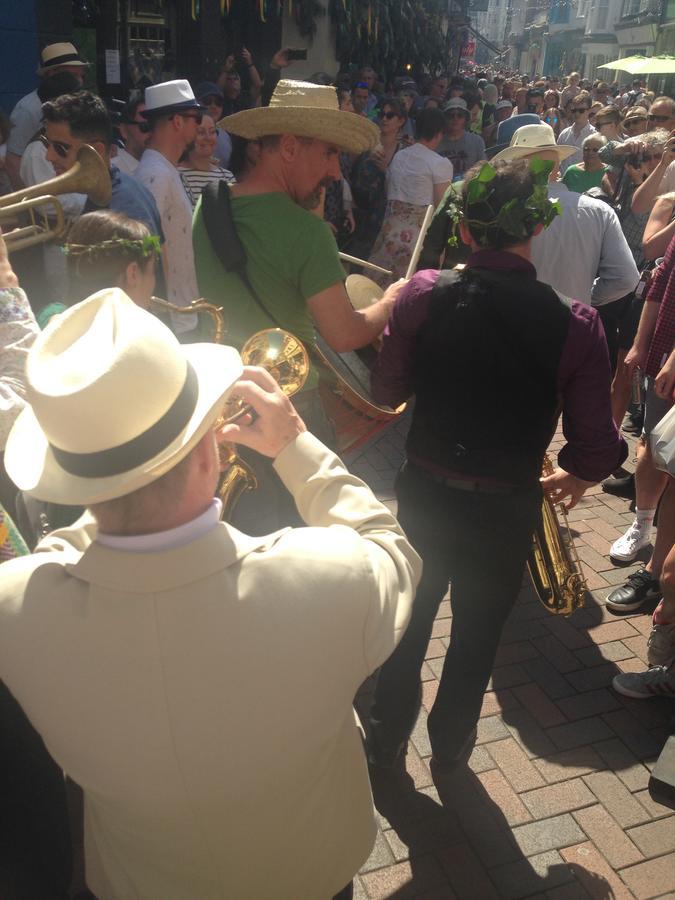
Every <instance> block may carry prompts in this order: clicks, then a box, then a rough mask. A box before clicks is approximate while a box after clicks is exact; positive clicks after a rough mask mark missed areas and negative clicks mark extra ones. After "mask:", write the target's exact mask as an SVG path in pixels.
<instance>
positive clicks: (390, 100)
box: [378, 97, 408, 119]
mask: <svg viewBox="0 0 675 900" xmlns="http://www.w3.org/2000/svg"><path fill="white" fill-rule="evenodd" d="M386 106H391V108H392V110H393V111H394V112H395V113H396V115H397V116H398V117H399V119H407V118H408V113H407V112H406V108H405V103H404V102H403V101H402V100H399V99H398V97H383V98H382V100H380V102H379V103H378V108H379V110H380V112H381V113H382V112H384V109H385V107H386Z"/></svg>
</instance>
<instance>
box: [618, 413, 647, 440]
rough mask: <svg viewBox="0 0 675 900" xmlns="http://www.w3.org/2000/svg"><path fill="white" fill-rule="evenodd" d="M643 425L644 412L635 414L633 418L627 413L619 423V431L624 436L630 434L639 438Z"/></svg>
mask: <svg viewBox="0 0 675 900" xmlns="http://www.w3.org/2000/svg"><path fill="white" fill-rule="evenodd" d="M644 423H645V416H644V412H640V413H637V414H636V415H634V416H633V415H631V414H630V413H629V414H628V415H627V416H626V418H625V419H624V420H623V422H622V423H621V430H622V431H623V432H625V433H626V434H632V435H633V436H634V437H640V435H641V434H642V428H643V426H644Z"/></svg>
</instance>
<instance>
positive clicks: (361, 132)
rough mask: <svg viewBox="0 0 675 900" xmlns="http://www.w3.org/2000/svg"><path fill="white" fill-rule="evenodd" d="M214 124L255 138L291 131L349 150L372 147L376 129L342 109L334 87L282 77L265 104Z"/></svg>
mask: <svg viewBox="0 0 675 900" xmlns="http://www.w3.org/2000/svg"><path fill="white" fill-rule="evenodd" d="M218 127H219V128H222V129H223V130H224V131H228V132H229V133H230V134H237V135H239V136H240V137H243V138H248V140H256V139H257V138H261V137H265V136H267V135H272V134H295V135H298V136H299V137H307V138H315V139H316V140H319V141H325V142H326V143H327V144H336V145H337V146H338V147H342V148H343V149H345V150H348V151H349V152H350V153H363V152H365V151H366V150H372V149H373V148H374V147H375V145H376V144H377V142H378V141H379V139H380V134H379V131H378V130H377V128H376V126H375V125H373V123H372V122H370V121H369V120H368V119H366V117H365V116H359V115H357V114H356V113H352V112H344V111H343V110H341V109H340V106H339V104H338V98H337V93H336V91H335V88H334V87H327V86H326V85H323V84H310V83H309V82H307V81H292V80H290V79H287V78H283V79H282V80H281V81H280V82H279V84H278V85H277V86H276V88H275V90H274V93H273V94H272V99H271V100H270V105H269V106H258V107H256V108H255V109H245V110H242V111H241V112H238V113H234V114H233V115H231V116H226V117H225V118H224V119H221V120H220V122H218Z"/></svg>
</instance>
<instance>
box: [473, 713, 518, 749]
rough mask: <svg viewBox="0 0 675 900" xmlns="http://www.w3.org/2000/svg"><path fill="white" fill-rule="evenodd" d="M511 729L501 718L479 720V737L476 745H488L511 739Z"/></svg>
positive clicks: (493, 717) (492, 717) (489, 717)
mask: <svg viewBox="0 0 675 900" xmlns="http://www.w3.org/2000/svg"><path fill="white" fill-rule="evenodd" d="M509 734H510V732H509V729H508V728H507V727H506V725H505V724H504V722H503V721H502V719H501V716H485V718H483V719H479V720H478V735H477V737H476V744H477V745H480V744H487V743H489V742H490V741H497V740H499V738H505V737H509Z"/></svg>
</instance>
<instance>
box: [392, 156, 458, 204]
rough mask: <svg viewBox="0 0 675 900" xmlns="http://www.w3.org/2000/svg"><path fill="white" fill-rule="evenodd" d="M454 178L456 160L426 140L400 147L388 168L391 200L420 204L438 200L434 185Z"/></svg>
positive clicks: (445, 182)
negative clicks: (441, 153) (435, 196)
mask: <svg viewBox="0 0 675 900" xmlns="http://www.w3.org/2000/svg"><path fill="white" fill-rule="evenodd" d="M449 181H452V163H451V162H450V161H449V160H447V159H444V157H442V156H439V155H438V153H436V152H435V151H433V150H430V149H429V148H428V147H425V146H424V144H413V146H412V147H406V149H405V150H399V152H398V153H397V154H396V155H395V156H394V158H393V159H392V161H391V164H390V166H389V168H388V169H387V200H401V201H403V202H404V203H414V204H415V205H416V206H428V205H429V204H430V203H433V202H434V185H436V184H447V183H448V182H449Z"/></svg>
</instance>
